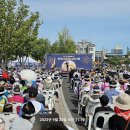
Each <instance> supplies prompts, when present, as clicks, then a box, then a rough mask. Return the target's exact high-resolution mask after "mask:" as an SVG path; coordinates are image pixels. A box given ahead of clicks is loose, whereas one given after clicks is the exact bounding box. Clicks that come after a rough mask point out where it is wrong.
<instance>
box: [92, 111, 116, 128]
mask: <svg viewBox="0 0 130 130" xmlns="http://www.w3.org/2000/svg"><path fill="white" fill-rule="evenodd" d="M114 114H115V113H114V112H111V111H101V112H97V113H96V114H95V117H94V129H95V130H97V129H98V127H97V126H96V124H97V120H98V118H99V117H103V118H104V122H103V128H102V129H103V130H109V127H108V122H109V118H110V117H112V116H113V115H114Z"/></svg>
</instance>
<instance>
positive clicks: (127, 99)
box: [113, 93, 130, 110]
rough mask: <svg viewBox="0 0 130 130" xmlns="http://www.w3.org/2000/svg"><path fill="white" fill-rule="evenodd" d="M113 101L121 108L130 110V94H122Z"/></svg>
mask: <svg viewBox="0 0 130 130" xmlns="http://www.w3.org/2000/svg"><path fill="white" fill-rule="evenodd" d="M113 103H114V104H115V105H116V106H117V107H118V108H120V109H121V110H130V96H129V95H128V94H126V93H122V94H120V95H119V96H118V97H117V98H116V99H115V100H114V101H113Z"/></svg>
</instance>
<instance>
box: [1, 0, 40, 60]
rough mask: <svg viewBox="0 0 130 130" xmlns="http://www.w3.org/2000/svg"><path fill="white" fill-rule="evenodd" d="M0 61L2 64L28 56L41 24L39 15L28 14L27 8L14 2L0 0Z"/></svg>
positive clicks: (14, 0)
mask: <svg viewBox="0 0 130 130" xmlns="http://www.w3.org/2000/svg"><path fill="white" fill-rule="evenodd" d="M0 12H1V13H0V53H1V58H0V60H1V61H2V60H4V62H6V61H8V60H9V59H12V56H15V58H18V57H19V58H21V57H23V56H29V55H30V53H31V50H32V49H33V46H34V45H33V44H34V43H35V41H36V39H37V35H38V28H39V26H40V24H41V22H40V20H39V13H38V12H35V13H32V12H31V13H30V12H29V6H27V5H25V4H24V3H23V0H20V1H19V5H17V4H16V0H0Z"/></svg>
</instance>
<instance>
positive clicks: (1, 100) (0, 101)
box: [0, 87, 8, 112]
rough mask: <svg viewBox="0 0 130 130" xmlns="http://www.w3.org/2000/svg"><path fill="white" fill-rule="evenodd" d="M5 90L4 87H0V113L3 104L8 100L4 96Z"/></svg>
mask: <svg viewBox="0 0 130 130" xmlns="http://www.w3.org/2000/svg"><path fill="white" fill-rule="evenodd" d="M6 92H7V90H6V89H5V88H4V87H0V112H2V111H3V107H4V104H6V103H8V99H7V97H6V95H5V93H6Z"/></svg>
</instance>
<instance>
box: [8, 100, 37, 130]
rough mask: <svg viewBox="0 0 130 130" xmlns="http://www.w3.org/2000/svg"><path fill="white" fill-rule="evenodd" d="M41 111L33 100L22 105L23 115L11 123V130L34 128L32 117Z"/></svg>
mask: <svg viewBox="0 0 130 130" xmlns="http://www.w3.org/2000/svg"><path fill="white" fill-rule="evenodd" d="M38 112H39V110H38V109H37V107H36V106H35V105H34V104H33V103H32V102H27V103H26V104H24V106H23V107H22V116H21V117H18V118H16V119H14V121H13V122H12V123H11V125H10V130H32V127H33V123H32V120H31V119H32V117H33V116H34V115H36V114H37V113H38Z"/></svg>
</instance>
